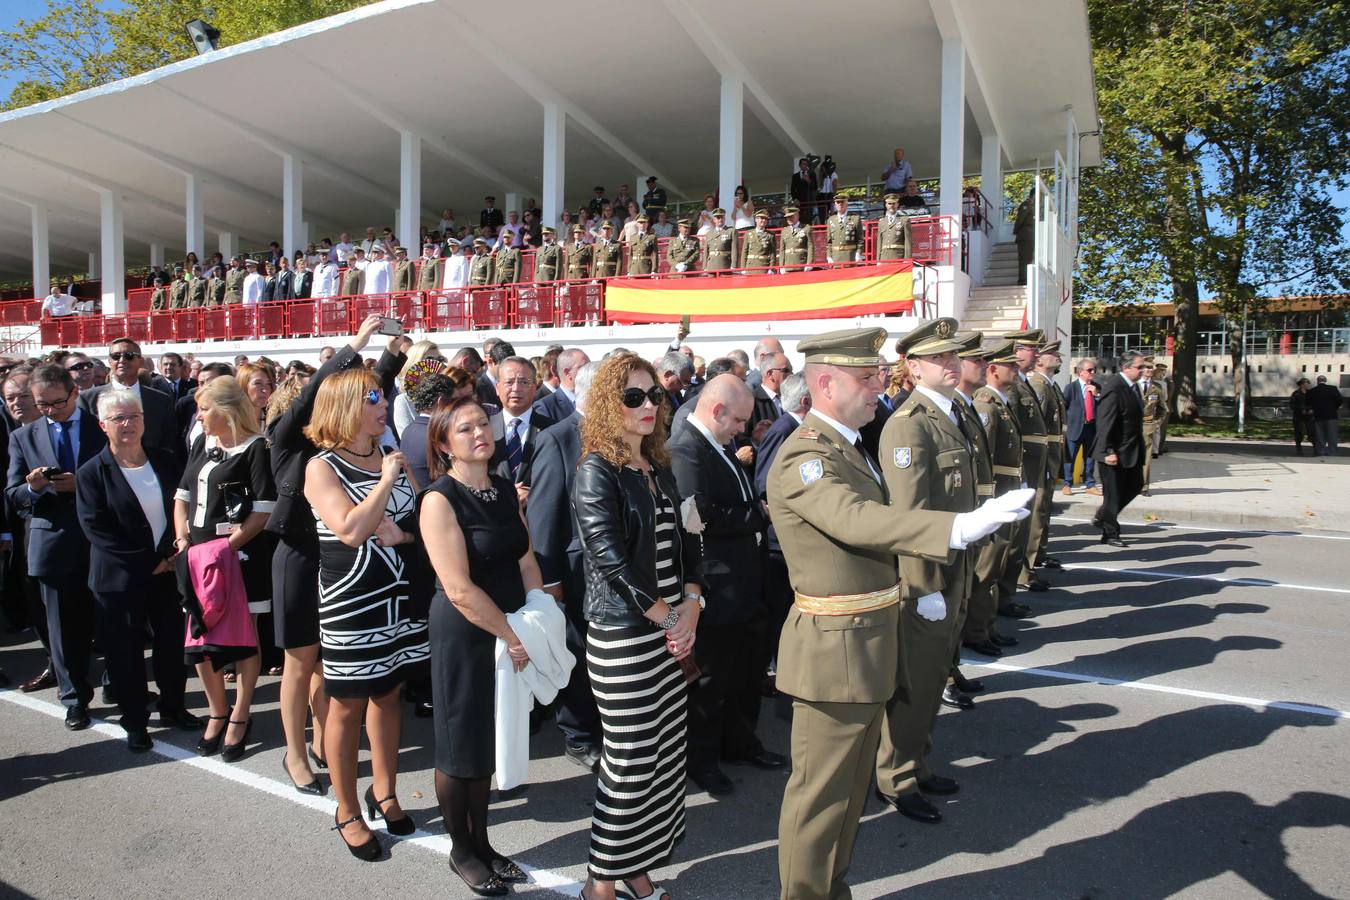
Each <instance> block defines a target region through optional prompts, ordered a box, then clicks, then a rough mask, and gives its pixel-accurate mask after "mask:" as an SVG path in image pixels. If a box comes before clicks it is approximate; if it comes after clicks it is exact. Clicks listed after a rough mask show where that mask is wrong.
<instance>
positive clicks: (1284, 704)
mask: <svg viewBox="0 0 1350 900" xmlns="http://www.w3.org/2000/svg"><path fill="white" fill-rule="evenodd" d="M961 665H963V666H980V667H983V668H986V669H995V670H997V671H1000V672H1021V673H1023V674H1025V675H1037V676H1039V677H1041V678H1054V679H1056V680H1059V681H1076V682H1080V683H1082V684H1100V685H1104V686H1106V687H1123V688H1131V689H1133V690H1137V691H1153V692H1155V693H1159V694H1174V695H1176V696H1179V697H1194V698H1195V699H1197V700H1217V701H1219V702H1220V703H1235V704H1238V705H1241V706H1256V707H1261V708H1264V709H1282V710H1287V711H1289V712H1301V713H1309V714H1310V715H1314V716H1326V717H1327V718H1329V719H1346V718H1350V712H1347V711H1345V710H1342V709H1334V708H1333V707H1330V706H1314V705H1311V704H1307V703H1290V702H1288V701H1286V700H1262V699H1260V698H1259V697H1240V696H1238V695H1236V694H1220V693H1216V692H1214V691H1197V690H1192V689H1191V688H1180V687H1171V686H1169V685H1165V684H1152V683H1150V682H1147V681H1130V680H1128V679H1124V678H1107V677H1106V676H1104V675H1082V674H1079V673H1078V672H1062V671H1060V670H1058V669H1042V668H1039V667H1037V666H1018V665H1014V664H1012V663H1005V662H987V661H984V660H978V659H964V658H963V659H962V660H961Z"/></svg>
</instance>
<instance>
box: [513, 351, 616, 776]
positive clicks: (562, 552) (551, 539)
mask: <svg viewBox="0 0 1350 900" xmlns="http://www.w3.org/2000/svg"><path fill="white" fill-rule="evenodd" d="M599 368H600V366H599V364H598V363H586V364H584V365H582V366H580V367H579V368H578V370H577V371H576V372H574V373H573V376H572V377H573V387H572V390H573V392H574V393H575V396H576V404H577V406H576V409H575V410H574V411H573V412H572V414H571V415H570V416H568V417H567V418H565V419H563V420H562V421H561V422H559V423H558V424H556V425H554V426H553V427H551V428H549V429H548V430H547V431H545V432H543V433H542V434H540V435H539V440H538V442H537V443H536V446H535V452H534V465H533V467H532V470H531V473H530V477H531V481H530V499H529V502H527V503H526V504H525V520H526V522H527V523H528V524H529V526H530V540H531V542H532V543H533V544H534V556H535V559H536V560H538V562H539V572H540V575H542V576H543V579H544V590H546V591H548V592H549V593H550V594H552V595H553V599H554V600H557V601H558V602H559V603H560V604H562V608H563V614H564V615H565V616H566V617H567V649H568V650H570V651H571V652H572V655H573V656H575V657H576V658H577V660H578V662H579V663H580V662H582V661H584V660H585V659H586V620H585V618H584V617H583V616H582V611H581V608H582V601H583V600H584V599H585V596H586V579H585V574H584V573H583V572H582V566H581V558H582V549H581V536H580V535H579V534H578V533H577V530H576V528H575V527H574V524H573V521H572V510H571V497H572V480H573V478H574V477H575V476H576V471H577V461H578V460H580V459H581V420H582V418H583V416H584V415H585V411H586V394H587V393H588V392H589V391H590V387H591V379H592V378H594V377H595V372H596V370H597V369H599ZM555 718H556V721H557V723H558V730H560V731H561V732H562V733H563V752H564V753H566V754H567V758H568V759H570V760H572V761H573V762H574V763H576V764H577V765H579V766H581V767H582V768H584V769H587V770H589V771H594V770H595V769H596V767H597V766H598V765H599V764H600V742H601V738H602V733H601V729H600V713H599V711H598V710H597V709H596V707H595V694H594V693H593V692H592V691H591V680H590V677H589V676H588V674H587V672H586V666H585V665H581V664H578V665H575V666H573V667H572V675H571V677H570V679H569V681H568V683H567V687H565V688H563V690H562V691H560V692H559V694H558V704H557V708H556V711H555Z"/></svg>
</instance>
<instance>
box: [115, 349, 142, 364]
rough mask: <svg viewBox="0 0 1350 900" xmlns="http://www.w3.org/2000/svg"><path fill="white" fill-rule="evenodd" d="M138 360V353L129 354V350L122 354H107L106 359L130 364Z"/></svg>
mask: <svg viewBox="0 0 1350 900" xmlns="http://www.w3.org/2000/svg"><path fill="white" fill-rule="evenodd" d="M140 358H141V355H140V354H139V353H133V352H131V351H130V350H128V351H126V352H123V353H109V354H108V359H110V360H112V361H113V362H131V361H132V360H135V359H140Z"/></svg>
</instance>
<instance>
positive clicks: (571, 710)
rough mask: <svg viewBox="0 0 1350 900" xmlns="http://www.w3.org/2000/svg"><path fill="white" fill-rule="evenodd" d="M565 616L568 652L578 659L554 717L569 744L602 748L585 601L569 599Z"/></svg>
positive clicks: (556, 705)
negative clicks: (588, 656) (588, 662)
mask: <svg viewBox="0 0 1350 900" xmlns="http://www.w3.org/2000/svg"><path fill="white" fill-rule="evenodd" d="M563 615H564V616H565V617H566V619H567V636H566V639H567V649H568V650H570V651H571V653H572V655H573V656H575V657H576V658H577V662H576V665H574V666H572V674H571V677H569V678H568V680H567V687H565V688H563V689H562V690H561V691H559V692H558V698H557V700H556V701H554V707H553V716H554V720H555V721H556V722H557V723H558V730H559V731H561V732H562V733H563V737H564V738H565V739H566V740H567V743H569V744H573V745H578V746H587V747H595V748H596V749H599V747H600V742H601V740H602V733H601V729H600V710H598V709H596V706H595V694H594V692H592V690H591V676H590V673H589V671H588V669H587V667H586V619H585V618H584V617H583V616H582V614H581V598H580V597H566V598H564V604H563Z"/></svg>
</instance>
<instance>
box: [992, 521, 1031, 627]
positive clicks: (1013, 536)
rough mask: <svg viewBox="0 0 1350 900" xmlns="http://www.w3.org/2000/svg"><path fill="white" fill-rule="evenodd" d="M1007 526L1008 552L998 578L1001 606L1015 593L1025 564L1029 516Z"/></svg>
mask: <svg viewBox="0 0 1350 900" xmlns="http://www.w3.org/2000/svg"><path fill="white" fill-rule="evenodd" d="M1007 527H1008V529H1009V530H1008V552H1007V554H1006V555H1005V556H1004V557H1003V572H1002V574H1001V575H999V579H998V605H999V606H1000V607H1001V606H1003V605H1004V604H1005V603H1007V602H1008V601H1010V600H1012V598H1013V594H1016V593H1017V585H1018V582H1019V581H1020V580H1021V578H1022V571H1023V570H1024V569H1025V568H1026V564H1027V535H1028V534H1029V533H1030V532H1031V516H1028V517H1027V518H1025V519H1022V520H1021V521H1020V522H1013V523H1012V524H1011V525H1009V526H1007Z"/></svg>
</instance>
